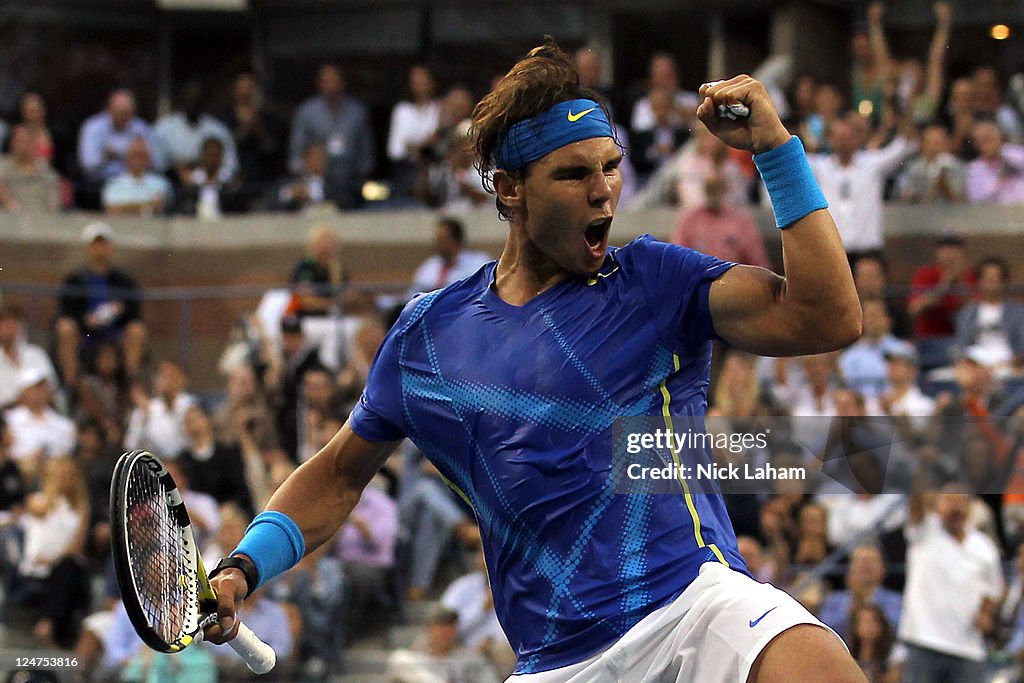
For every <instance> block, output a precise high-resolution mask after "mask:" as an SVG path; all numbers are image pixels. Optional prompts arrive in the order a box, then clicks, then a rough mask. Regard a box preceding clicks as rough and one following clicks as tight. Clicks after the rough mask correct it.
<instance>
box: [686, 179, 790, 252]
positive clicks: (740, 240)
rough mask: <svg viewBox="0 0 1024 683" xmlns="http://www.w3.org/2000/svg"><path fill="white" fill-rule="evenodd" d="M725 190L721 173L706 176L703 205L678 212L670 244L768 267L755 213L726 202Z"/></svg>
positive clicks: (726, 190)
mask: <svg viewBox="0 0 1024 683" xmlns="http://www.w3.org/2000/svg"><path fill="white" fill-rule="evenodd" d="M728 190H729V187H728V182H727V181H726V180H725V179H724V178H723V177H722V176H718V175H710V176H707V177H706V178H705V179H704V205H703V206H695V207H693V208H691V209H688V210H686V209H684V210H683V211H682V212H681V213H680V216H679V218H678V219H677V220H676V227H675V230H674V231H673V233H672V242H673V244H678V245H680V246H684V247H689V248H690V249H694V250H696V251H700V252H703V253H705V254H711V255H712V256H717V257H718V258H720V259H724V260H726V261H733V262H735V263H746V264H749V265H753V266H761V267H762V268H769V267H770V264H769V263H768V255H767V254H766V253H765V250H764V238H762V237H761V231H760V229H758V227H757V223H756V222H755V221H754V216H753V215H752V214H751V213H750V211H749V210H747V208H746V207H743V206H733V205H730V204H727V203H726V196H725V195H726V193H727V192H728Z"/></svg>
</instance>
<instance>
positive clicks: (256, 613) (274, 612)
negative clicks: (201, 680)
mask: <svg viewBox="0 0 1024 683" xmlns="http://www.w3.org/2000/svg"><path fill="white" fill-rule="evenodd" d="M176 464H177V463H172V466H176ZM174 480H175V481H176V482H177V481H178V477H177V474H174ZM186 505H187V506H188V510H189V513H190V514H191V512H192V506H191V504H190V503H189V502H188V501H187V500H186ZM214 511H215V512H216V513H217V518H218V526H219V529H218V530H217V543H218V545H219V547H220V548H221V549H222V550H223V552H224V553H225V554H226V553H229V552H231V549H232V548H234V547H235V546H237V545H238V543H239V541H241V540H242V536H243V535H244V534H245V526H246V516H245V515H244V514H242V513H241V512H240V511H239V510H238V509H237V508H235V507H234V506H232V505H231V504H227V505H225V506H224V507H223V512H224V514H223V517H222V515H221V511H220V510H218V509H217V508H216V507H214ZM204 555H207V557H211V561H216V560H214V559H213V557H212V556H210V555H209V554H207V553H204ZM238 617H239V619H240V620H241V621H242V622H243V623H244V624H245V625H246V626H248V627H249V628H250V629H252V630H253V632H255V633H258V634H259V636H260V639H261V640H263V642H265V643H266V644H267V645H269V646H270V647H272V648H273V650H274V652H275V653H277V661H278V664H277V666H279V667H281V670H282V671H283V672H287V671H288V669H289V659H290V658H291V656H292V652H293V650H294V648H295V640H296V636H297V635H298V633H297V631H298V630H299V629H301V622H300V623H299V624H295V620H294V619H293V618H292V616H291V613H290V610H289V609H288V608H287V606H286V605H285V604H284V603H282V602H279V601H278V600H275V599H273V598H272V597H271V596H270V595H269V591H268V590H267V589H263V590H257V591H255V592H253V593H252V594H251V595H249V596H248V597H247V598H246V599H245V606H244V607H243V608H242V609H241V610H240V611H239V613H238ZM206 647H211V646H206ZM188 649H190V650H191V649H193V648H188ZM212 651H213V654H214V658H215V659H216V661H217V669H218V671H219V673H220V678H221V679H222V680H229V681H230V680H251V678H252V673H251V672H250V671H249V670H248V669H247V668H246V666H245V663H244V662H243V661H242V659H241V658H240V657H239V656H238V655H236V654H235V653H234V651H233V650H232V649H231V648H229V647H212ZM215 680H216V678H215Z"/></svg>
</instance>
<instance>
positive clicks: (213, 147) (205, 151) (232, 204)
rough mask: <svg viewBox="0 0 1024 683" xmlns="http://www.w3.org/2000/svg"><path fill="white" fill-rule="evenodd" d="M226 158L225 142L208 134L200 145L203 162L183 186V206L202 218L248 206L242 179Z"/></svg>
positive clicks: (234, 211)
mask: <svg viewBox="0 0 1024 683" xmlns="http://www.w3.org/2000/svg"><path fill="white" fill-rule="evenodd" d="M233 173H234V172H233V171H232V169H231V168H229V167H228V165H227V164H226V163H225V162H224V143H222V142H221V141H220V139H219V138H207V139H205V140H203V142H202V144H201V145H200V147H199V162H198V164H197V165H196V166H195V167H194V168H193V169H192V170H191V171H190V172H189V173H188V175H187V177H186V180H185V181H184V184H183V186H182V189H181V201H180V202H179V209H180V210H181V211H182V212H183V213H186V214H190V215H194V216H197V217H198V218H199V219H200V220H216V219H218V218H220V216H221V214H224V213H242V212H244V211H246V210H248V206H247V201H248V200H247V198H246V196H245V193H244V191H243V189H242V183H241V182H240V181H239V180H238V178H236V177H235V176H234V175H233Z"/></svg>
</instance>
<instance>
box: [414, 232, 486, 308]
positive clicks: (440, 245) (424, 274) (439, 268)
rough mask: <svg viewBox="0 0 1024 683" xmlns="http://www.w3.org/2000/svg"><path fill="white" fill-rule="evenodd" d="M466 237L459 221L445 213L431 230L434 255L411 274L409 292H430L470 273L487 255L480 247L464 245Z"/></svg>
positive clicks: (481, 263) (474, 270)
mask: <svg viewBox="0 0 1024 683" xmlns="http://www.w3.org/2000/svg"><path fill="white" fill-rule="evenodd" d="M465 240H466V234H465V228H464V227H463V226H462V221H459V220H458V219H455V218H450V217H444V218H440V219H438V221H437V228H436V231H435V232H434V255H433V256H431V257H429V258H428V259H427V260H426V261H424V262H423V263H421V264H420V267H419V268H417V269H416V272H415V273H414V274H413V276H412V287H411V288H410V290H409V294H410V295H414V294H419V293H421V292H432V291H434V290H435V289H441V288H442V287H447V286H448V285H450V284H452V283H453V282H457V281H459V280H461V279H463V278H466V277H469V276H470V275H472V274H473V273H475V272H476V271H477V270H478V269H479V268H480V266H482V265H483V264H485V263H487V262H488V261H490V260H491V259H490V257H489V256H488V255H487V254H485V253H483V252H480V251H469V250H466V249H464V248H463V247H464V246H465Z"/></svg>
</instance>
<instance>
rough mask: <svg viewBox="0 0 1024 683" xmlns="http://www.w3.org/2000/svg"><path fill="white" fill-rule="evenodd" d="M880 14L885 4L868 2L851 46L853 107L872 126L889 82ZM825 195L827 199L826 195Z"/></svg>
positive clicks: (885, 43)
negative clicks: (865, 26)
mask: <svg viewBox="0 0 1024 683" xmlns="http://www.w3.org/2000/svg"><path fill="white" fill-rule="evenodd" d="M884 14H885V5H884V4H883V3H882V2H879V1H878V0H875V1H874V2H871V3H870V4H869V5H868V12H867V20H868V23H867V30H864V28H863V27H862V26H856V27H855V28H854V34H853V40H852V43H851V52H852V53H853V74H852V75H853V103H854V107H855V108H856V110H857V112H858V113H859V114H860V115H861V116H864V117H869V118H871V119H873V121H874V122H876V123H877V122H878V121H879V120H880V119H881V116H882V102H883V99H884V97H885V86H886V83H887V82H888V81H889V75H890V69H891V63H892V60H891V59H890V58H889V45H888V43H887V42H886V40H885V29H884V28H883V26H882V17H883V15H884ZM825 196H826V197H828V193H827V192H826V193H825ZM830 199H831V198H830ZM844 241H845V240H844Z"/></svg>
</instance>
